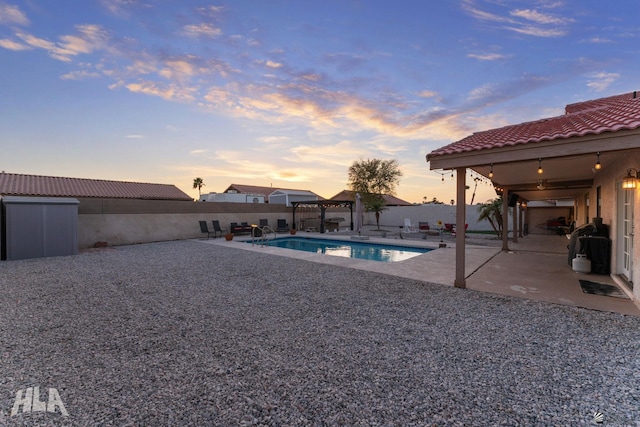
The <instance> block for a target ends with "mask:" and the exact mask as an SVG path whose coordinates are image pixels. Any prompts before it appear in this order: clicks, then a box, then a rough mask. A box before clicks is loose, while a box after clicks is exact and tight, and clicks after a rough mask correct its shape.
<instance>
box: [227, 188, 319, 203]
mask: <svg viewBox="0 0 640 427" xmlns="http://www.w3.org/2000/svg"><path fill="white" fill-rule="evenodd" d="M224 193H233V194H247V195H259V196H263V197H264V201H265V203H269V197H270V196H271V195H272V194H274V195H276V196H277V198H278V200H280V199H283V198H284V200H285V202H284V203H285V204H286V203H287V202H286V200H288V199H289V197H287V195H291V197H292V198H294V199H299V198H300V197H302V198H303V199H305V198H306V199H308V200H323V197H321V196H319V195H317V194H316V193H314V192H313V191H309V190H300V189H295V188H280V187H263V186H259V185H243V184H231V185H230V186H229V187H227V188H226V190H224ZM278 203H280V202H278Z"/></svg>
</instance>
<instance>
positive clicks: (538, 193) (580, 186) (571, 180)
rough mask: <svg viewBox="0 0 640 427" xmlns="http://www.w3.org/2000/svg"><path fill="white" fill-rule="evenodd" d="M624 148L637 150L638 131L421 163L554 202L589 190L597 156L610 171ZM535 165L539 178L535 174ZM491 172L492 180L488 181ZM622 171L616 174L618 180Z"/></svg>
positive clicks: (529, 198)
mask: <svg viewBox="0 0 640 427" xmlns="http://www.w3.org/2000/svg"><path fill="white" fill-rule="evenodd" d="M629 150H640V129H634V130H621V131H617V132H605V133H602V134H599V135H588V136H579V137H572V138H566V139H556V140H550V141H542V142H536V143H529V144H524V145H514V146H504V147H499V148H490V149H484V150H474V151H466V152H462V153H454V154H440V155H436V156H431V155H429V156H427V160H428V161H429V167H430V169H431V170H453V169H458V168H467V169H471V170H473V171H474V172H476V173H478V174H479V175H482V176H484V177H486V178H487V179H489V180H490V181H491V182H492V183H493V185H494V186H495V187H496V190H497V192H498V194H501V189H503V188H507V189H508V191H509V192H510V193H516V194H518V196H519V198H520V199H523V200H527V201H532V200H549V199H555V200H557V199H575V198H577V197H579V196H581V195H582V194H584V192H585V190H586V189H588V188H591V187H592V185H593V179H594V176H595V174H596V173H598V171H597V170H596V169H595V168H594V166H595V164H596V162H597V160H598V156H597V153H600V157H599V160H600V163H601V165H602V168H603V169H605V168H610V167H615V165H616V163H617V162H618V161H619V160H620V159H621V158H622V157H623V156H625V155H626V153H628V152H629ZM539 161H540V164H541V166H542V168H543V170H544V172H543V173H542V174H538V165H539ZM491 170H493V177H492V178H489V173H490V172H491ZM624 173H625V171H624V170H621V171H620V175H621V176H623V175H624ZM540 180H542V182H540ZM539 184H542V185H541V186H540V185H539Z"/></svg>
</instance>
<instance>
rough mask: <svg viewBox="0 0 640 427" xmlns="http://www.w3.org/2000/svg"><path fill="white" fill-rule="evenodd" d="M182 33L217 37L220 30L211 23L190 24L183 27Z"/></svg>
mask: <svg viewBox="0 0 640 427" xmlns="http://www.w3.org/2000/svg"><path fill="white" fill-rule="evenodd" d="M183 31H184V34H186V35H187V36H189V37H210V38H213V37H218V36H220V35H222V30H221V29H220V28H216V27H214V26H213V25H211V24H191V25H185V26H184V27H183Z"/></svg>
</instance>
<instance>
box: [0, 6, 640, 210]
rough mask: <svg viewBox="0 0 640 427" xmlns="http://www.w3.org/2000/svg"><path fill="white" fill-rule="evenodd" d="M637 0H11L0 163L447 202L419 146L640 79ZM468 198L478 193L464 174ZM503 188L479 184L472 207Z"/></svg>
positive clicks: (3, 14)
mask: <svg viewBox="0 0 640 427" xmlns="http://www.w3.org/2000/svg"><path fill="white" fill-rule="evenodd" d="M639 12H640V5H639V4H638V3H637V0H609V1H602V0H571V1H569V0H564V1H563V0H530V1H518V0H437V1H436V0H429V1H427V0H395V1H388V0H387V1H382V0H304V1H303V0H228V1H212V2H208V1H191V0H182V1H177V0H175V1H171V0H95V1H91V0H59V1H55V2H53V1H50V0H25V1H11V0H0V76H1V80H0V147H1V155H0V170H2V171H5V172H9V173H19V174H33V175H48V176H64V177H76V178H92V179H107V180H123V181H135V182H152V183H166V184H174V185H176V186H177V187H178V188H180V189H181V190H183V191H184V192H186V193H187V194H189V195H191V196H192V197H194V198H197V197H198V191H197V190H195V189H193V180H194V178H196V177H200V178H202V179H203V181H204V183H205V186H204V187H203V188H202V191H203V193H208V192H222V191H224V190H225V189H226V188H227V187H228V186H229V185H231V184H246V185H261V186H273V187H274V188H289V189H304V190H310V191H313V192H315V193H317V194H319V195H320V196H322V197H326V198H329V197H332V196H334V195H336V194H337V193H339V192H340V191H342V190H344V189H347V188H348V168H349V166H350V165H351V164H352V163H353V162H355V161H360V160H365V159H374V158H376V159H382V160H392V159H395V160H396V161H397V162H398V164H399V165H400V169H401V171H402V173H403V176H402V178H401V180H400V182H399V185H398V186H397V189H396V195H397V196H398V197H400V198H402V199H404V200H406V201H409V202H412V203H420V202H423V201H424V200H433V199H434V198H436V199H437V200H439V201H443V202H445V203H449V202H450V201H451V200H452V199H454V198H455V182H454V180H453V178H452V176H451V173H450V172H449V171H444V172H443V171H431V170H429V165H428V163H427V162H426V159H425V156H426V154H428V153H429V152H431V151H433V150H435V149H437V148H440V147H442V146H444V145H447V144H449V143H452V142H455V141H458V140H460V139H462V138H464V137H465V136H468V135H470V134H472V133H473V132H477V131H483V130H488V129H492V128H496V127H501V126H505V125H508V124H517V123H521V122H526V121H531V120H537V119H539V118H542V117H550V116H557V115H561V114H563V112H564V106H565V105H566V104H570V103H574V102H579V101H584V100H589V99H596V98H600V97H604V96H610V95H616V94H621V93H627V92H632V91H634V90H638V89H640V84H638V75H639V70H640V67H639V65H640V21H639V20H638V19H637V18H638V16H640V14H639ZM469 178H470V180H469V183H470V186H471V188H470V190H469V191H468V194H467V202H469V201H470V199H471V198H472V197H473V191H474V185H473V184H474V183H475V181H473V180H472V177H471V176H470V177H469ZM494 197H495V192H494V191H493V189H492V187H491V185H490V184H488V183H486V182H480V183H479V185H478V186H477V190H476V195H475V200H474V202H478V201H481V202H482V201H486V200H489V199H492V198H494Z"/></svg>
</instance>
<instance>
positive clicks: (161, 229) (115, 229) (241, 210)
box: [78, 199, 291, 248]
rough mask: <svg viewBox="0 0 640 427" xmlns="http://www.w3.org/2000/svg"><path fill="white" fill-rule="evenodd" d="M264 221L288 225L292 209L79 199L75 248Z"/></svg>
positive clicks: (189, 234) (158, 238) (168, 237)
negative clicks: (281, 221) (282, 221)
mask: <svg viewBox="0 0 640 427" xmlns="http://www.w3.org/2000/svg"><path fill="white" fill-rule="evenodd" d="M135 212H140V213H135ZM262 218H266V219H267V220H268V221H269V224H270V225H273V226H274V227H275V225H276V223H277V220H278V219H279V218H284V219H286V220H287V222H289V223H290V222H291V208H287V207H285V206H282V205H269V204H262V203H259V204H248V203H209V202H166V201H145V200H108V199H90V200H88V201H86V200H81V202H80V208H79V215H78V246H79V247H80V248H89V247H92V246H94V244H95V243H96V242H98V241H103V242H107V243H108V244H109V245H112V246H117V245H127V244H135V243H148V242H158V241H165V240H179V239H191V238H198V237H201V236H202V233H201V232H200V226H199V224H198V221H201V220H204V221H207V223H208V226H209V228H210V229H212V228H213V227H212V224H211V221H212V220H214V219H215V220H218V221H220V225H221V226H222V227H223V228H228V227H229V224H230V223H231V222H237V223H240V222H243V221H246V222H248V223H249V224H252V223H256V224H257V223H258V222H259V220H260V219H262Z"/></svg>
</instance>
